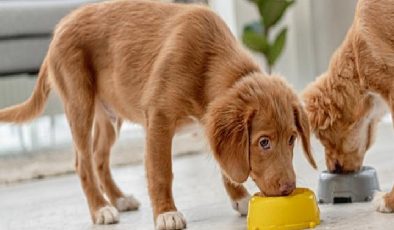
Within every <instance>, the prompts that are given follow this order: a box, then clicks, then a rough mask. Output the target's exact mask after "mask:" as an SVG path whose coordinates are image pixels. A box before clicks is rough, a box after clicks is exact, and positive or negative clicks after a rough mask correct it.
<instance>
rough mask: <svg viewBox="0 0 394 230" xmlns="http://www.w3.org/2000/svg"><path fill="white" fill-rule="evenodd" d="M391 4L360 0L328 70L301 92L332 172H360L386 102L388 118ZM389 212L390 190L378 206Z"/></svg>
mask: <svg viewBox="0 0 394 230" xmlns="http://www.w3.org/2000/svg"><path fill="white" fill-rule="evenodd" d="M393 16H394V1H393V0H379V1H378V0H360V1H359V2H358V5H357V9H356V15H355V18H354V22H353V24H352V26H351V28H350V29H349V31H348V34H347V36H346V38H345V41H344V42H343V43H342V45H341V46H340V47H339V48H338V50H337V51H336V52H335V54H334V55H333V57H332V59H331V63H330V66H329V69H328V71H327V72H326V73H324V74H323V75H322V76H320V77H319V78H318V79H317V80H316V81H315V82H314V83H312V84H311V85H309V86H308V88H307V89H306V90H305V92H304V98H305V103H306V109H307V112H308V115H309V119H310V122H311V125H312V129H313V130H314V133H315V134H316V136H317V137H318V138H319V139H320V141H321V142H322V144H323V145H324V147H325V154H326V164H327V167H328V169H329V170H330V171H332V172H353V171H357V170H359V169H360V167H361V166H362V163H363V160H364V156H365V153H366V151H367V150H368V148H369V147H370V146H371V144H372V142H373V137H374V130H375V128H376V125H377V123H378V121H379V120H380V118H381V116H382V115H383V114H384V112H385V107H386V105H385V104H388V105H389V107H390V109H391V113H392V115H393V117H394V100H393V99H394V17H393ZM393 209H394V191H392V192H391V193H390V194H388V195H387V196H385V198H384V199H383V200H382V201H381V202H380V204H379V205H378V210H379V211H390V212H391V211H392V210H393Z"/></svg>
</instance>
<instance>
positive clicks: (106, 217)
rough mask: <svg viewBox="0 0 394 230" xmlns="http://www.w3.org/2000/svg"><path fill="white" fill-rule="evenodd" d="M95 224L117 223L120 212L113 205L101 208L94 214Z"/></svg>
mask: <svg viewBox="0 0 394 230" xmlns="http://www.w3.org/2000/svg"><path fill="white" fill-rule="evenodd" d="M94 219H95V224H115V223H118V222H119V212H118V210H116V208H114V207H112V206H105V207H102V208H100V209H99V210H98V211H97V212H96V213H95V215H94Z"/></svg>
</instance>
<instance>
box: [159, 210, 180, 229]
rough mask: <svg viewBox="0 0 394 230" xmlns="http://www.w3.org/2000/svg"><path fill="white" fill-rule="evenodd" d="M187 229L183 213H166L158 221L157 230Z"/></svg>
mask: <svg viewBox="0 0 394 230" xmlns="http://www.w3.org/2000/svg"><path fill="white" fill-rule="evenodd" d="M185 228H186V220H185V218H184V217H183V214H182V213H181V212H165V213H162V214H160V215H159V216H158V217H157V219H156V229H157V230H178V229H185Z"/></svg>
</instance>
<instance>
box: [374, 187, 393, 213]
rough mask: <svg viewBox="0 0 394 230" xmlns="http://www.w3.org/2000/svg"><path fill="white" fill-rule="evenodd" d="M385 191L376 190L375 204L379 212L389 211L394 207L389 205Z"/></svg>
mask: <svg viewBox="0 0 394 230" xmlns="http://www.w3.org/2000/svg"><path fill="white" fill-rule="evenodd" d="M386 194H387V193H385V192H376V193H375V195H374V198H373V201H372V202H373V204H374V206H375V208H376V211H378V212H384V213H389V212H393V209H392V208H391V207H389V206H388V204H387V199H386Z"/></svg>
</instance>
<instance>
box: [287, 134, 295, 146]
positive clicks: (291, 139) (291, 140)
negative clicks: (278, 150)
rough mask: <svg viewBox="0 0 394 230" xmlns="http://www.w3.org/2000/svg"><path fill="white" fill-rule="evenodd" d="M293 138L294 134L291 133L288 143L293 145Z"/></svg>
mask: <svg viewBox="0 0 394 230" xmlns="http://www.w3.org/2000/svg"><path fill="white" fill-rule="evenodd" d="M295 139H296V136H295V135H291V137H290V139H289V145H293V144H294V141H295Z"/></svg>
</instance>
